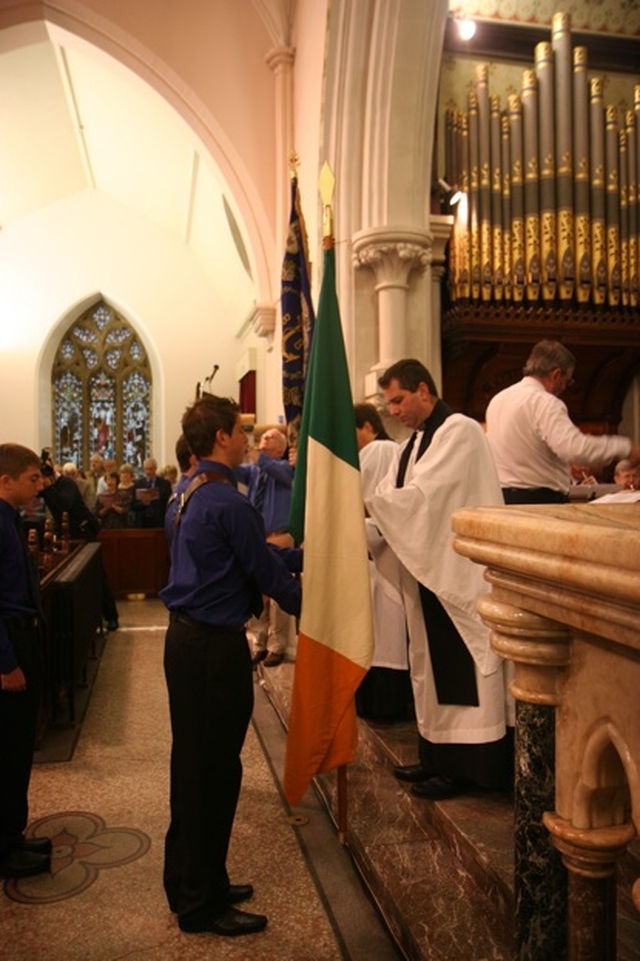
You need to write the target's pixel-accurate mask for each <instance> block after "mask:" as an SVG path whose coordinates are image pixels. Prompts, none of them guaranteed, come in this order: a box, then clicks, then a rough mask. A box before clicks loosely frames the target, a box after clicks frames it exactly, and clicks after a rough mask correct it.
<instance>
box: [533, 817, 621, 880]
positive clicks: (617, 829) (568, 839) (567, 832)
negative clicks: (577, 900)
mask: <svg viewBox="0 0 640 961" xmlns="http://www.w3.org/2000/svg"><path fill="white" fill-rule="evenodd" d="M543 821H544V824H545V827H546V828H547V830H548V831H549V833H550V834H551V836H552V838H553V843H554V846H555V847H556V848H557V849H558V851H560V853H561V854H562V860H563V861H564V863H565V865H566V867H567V868H568V869H569V871H571V872H572V873H573V874H579V875H581V876H582V877H585V878H607V877H611V876H612V875H614V874H615V873H616V864H617V862H618V860H619V859H620V858H621V857H622V855H623V854H624V853H625V851H626V850H627V845H629V844H630V843H631V842H632V841H633V839H634V838H635V836H636V829H635V827H634V826H633V824H628V823H627V824H615V825H612V826H610V827H603V828H589V829H586V830H583V829H582V828H576V827H574V825H573V824H572V823H571V822H570V821H566V820H565V819H564V818H561V817H560V815H558V814H556V813H555V812H546V813H545V815H544V816H543Z"/></svg>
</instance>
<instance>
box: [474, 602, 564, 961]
mask: <svg viewBox="0 0 640 961" xmlns="http://www.w3.org/2000/svg"><path fill="white" fill-rule="evenodd" d="M496 593H498V594H499V591H498V592H496V588H494V591H493V594H492V595H488V596H486V597H483V598H481V599H480V601H479V602H478V610H479V611H480V613H481V615H482V618H483V620H484V621H486V623H487V624H488V625H489V626H490V627H491V629H492V635H491V645H492V647H493V649H494V650H495V651H497V652H498V653H499V654H501V655H502V656H503V657H505V658H508V659H509V660H511V661H513V662H514V665H515V671H514V679H513V681H512V683H511V685H510V690H511V693H512V694H513V696H514V697H515V698H516V730H515V766H516V770H515V792H514V822H515V824H514V833H515V866H514V871H515V874H514V888H515V927H516V931H515V935H516V944H517V949H518V959H519V961H561V959H563V958H565V957H566V945H567V926H566V918H567V877H566V872H565V869H564V867H563V865H562V862H561V859H560V857H559V855H558V853H557V852H556V851H555V850H554V848H553V846H552V844H551V841H550V838H549V835H548V833H547V830H546V828H545V826H544V824H543V816H544V814H545V813H547V812H552V811H555V706H556V704H558V696H557V693H556V680H557V676H558V673H559V672H560V671H561V670H562V669H563V667H564V666H565V665H566V664H568V662H569V644H570V636H569V631H568V629H567V628H566V627H564V626H563V625H561V624H557V623H556V622H554V621H550V620H547V618H544V617H540V616H538V615H537V614H532V613H529V612H528V611H523V610H520V609H519V608H517V607H514V606H513V605H511V604H507V603H502V602H500V601H499V600H496Z"/></svg>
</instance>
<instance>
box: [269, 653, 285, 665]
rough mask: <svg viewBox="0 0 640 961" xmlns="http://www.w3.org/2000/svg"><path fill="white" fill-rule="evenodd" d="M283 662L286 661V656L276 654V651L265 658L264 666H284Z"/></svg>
mask: <svg viewBox="0 0 640 961" xmlns="http://www.w3.org/2000/svg"><path fill="white" fill-rule="evenodd" d="M283 660H284V654H278V653H276V651H271V652H270V653H269V654H267V656H266V658H265V661H264V666H265V667H277V666H278V664H282V662H283Z"/></svg>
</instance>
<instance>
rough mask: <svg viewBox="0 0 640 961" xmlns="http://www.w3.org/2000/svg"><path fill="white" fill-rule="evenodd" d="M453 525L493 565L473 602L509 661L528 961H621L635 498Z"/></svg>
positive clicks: (632, 811) (637, 725) (634, 635)
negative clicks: (620, 869) (561, 960)
mask: <svg viewBox="0 0 640 961" xmlns="http://www.w3.org/2000/svg"><path fill="white" fill-rule="evenodd" d="M452 523H453V530H454V533H455V541H454V545H455V549H456V550H457V551H458V552H459V553H460V554H463V555H464V556H466V557H469V558H470V559H471V560H472V561H474V562H476V563H478V564H482V565H484V566H485V567H486V575H485V576H486V579H487V582H488V588H489V589H488V591H487V593H486V594H485V595H483V596H482V597H481V598H480V599H479V602H478V606H479V609H480V612H481V614H482V617H483V619H484V620H485V622H486V623H487V624H488V625H489V626H490V628H491V631H492V644H493V647H494V648H495V650H496V651H498V652H499V653H500V654H502V655H503V657H505V658H507V659H509V660H510V661H512V662H513V665H514V672H513V680H512V682H511V692H512V694H513V695H514V697H515V698H516V704H517V708H518V710H517V712H516V790H515V798H516V811H515V824H516V845H515V847H516V865H515V873H516V878H515V889H516V915H517V917H516V927H517V929H518V930H517V940H518V944H519V951H520V953H519V957H520V958H521V959H525V958H532V959H533V958H536V961H541V959H547V958H548V959H549V961H551V959H555V958H558V957H559V956H564V955H565V951H566V956H568V957H569V959H571V961H615V958H616V884H617V882H616V874H617V865H618V861H619V860H620V859H621V858H622V857H623V856H624V855H625V852H626V850H627V847H628V845H630V844H631V842H633V841H634V839H635V838H636V835H637V833H638V832H639V831H640V504H628V505H609V504H607V505H605V504H603V505H600V506H599V505H598V503H597V501H596V502H591V503H589V504H572V505H566V506H565V505H536V506H512V507H504V508H478V509H467V510H462V511H458V512H457V513H455V514H454V515H453V521H452ZM545 712H546V714H548V717H550V718H551V727H550V729H549V725H548V723H547V716H546V714H545ZM549 791H550V793H549ZM545 792H546V793H545ZM536 804H537V805H538V808H540V807H541V808H542V810H538V811H537V812H536ZM538 815H540V816H538ZM536 831H544V832H548V833H547V834H546V838H545V842H546V848H545V844H544V843H542V841H541V839H540V836H539V835H538V834H536ZM519 836H520V841H519V839H518V837H519ZM549 840H550V842H551V843H549ZM554 857H556V858H557V862H558V863H557V864H556V863H554ZM558 866H559V868H560V869H559V870H558ZM531 877H533V879H534V880H533V881H532V880H531ZM630 887H631V897H632V899H633V902H634V904H635V907H636V909H637V910H639V911H640V879H635V882H634V879H633V878H632V879H631V883H630ZM563 940H564V946H563Z"/></svg>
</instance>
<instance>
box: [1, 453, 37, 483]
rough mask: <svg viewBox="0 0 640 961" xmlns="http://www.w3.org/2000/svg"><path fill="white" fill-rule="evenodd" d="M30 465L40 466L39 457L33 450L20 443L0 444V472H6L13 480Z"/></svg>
mask: <svg viewBox="0 0 640 961" xmlns="http://www.w3.org/2000/svg"><path fill="white" fill-rule="evenodd" d="M30 467H38V468H39V467H40V458H39V457H38V455H37V454H36V452H35V451H34V450H31V449H30V448H29V447H23V446H22V444H0V474H8V475H9V477H13V479H14V480H15V479H16V478H17V477H19V476H20V474H22V473H24V471H26V470H28V469H29V468H30Z"/></svg>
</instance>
